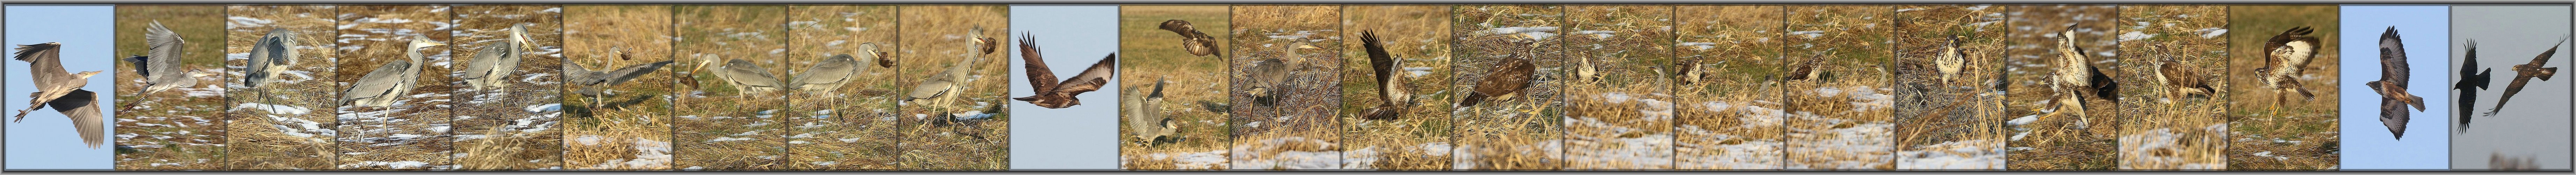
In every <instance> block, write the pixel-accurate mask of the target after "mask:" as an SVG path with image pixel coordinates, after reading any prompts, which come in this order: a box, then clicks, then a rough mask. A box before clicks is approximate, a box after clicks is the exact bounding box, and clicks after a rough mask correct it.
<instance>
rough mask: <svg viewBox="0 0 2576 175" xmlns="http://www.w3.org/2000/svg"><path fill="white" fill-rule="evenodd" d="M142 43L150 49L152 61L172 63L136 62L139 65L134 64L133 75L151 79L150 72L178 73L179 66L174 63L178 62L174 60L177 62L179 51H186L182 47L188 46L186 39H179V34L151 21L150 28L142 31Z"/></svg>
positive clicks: (159, 22)
mask: <svg viewBox="0 0 2576 175" xmlns="http://www.w3.org/2000/svg"><path fill="white" fill-rule="evenodd" d="M143 43H144V45H148V46H150V47H151V53H150V56H152V57H151V58H154V59H163V60H172V61H164V62H162V63H163V64H151V63H149V62H154V61H153V60H144V62H136V63H139V64H136V65H135V69H134V70H135V73H140V74H142V75H144V76H145V77H151V76H152V72H178V71H179V70H178V69H179V64H176V63H178V61H176V60H179V59H180V52H181V51H186V50H187V49H185V48H184V47H187V45H188V40H186V39H182V38H179V33H178V32H172V31H170V28H169V27H163V26H161V21H152V28H145V29H144V32H143ZM172 75H178V74H172ZM182 78H185V77H182ZM153 79H155V80H158V79H159V78H158V77H155V78H153Z"/></svg>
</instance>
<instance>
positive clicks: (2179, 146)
mask: <svg viewBox="0 0 2576 175" xmlns="http://www.w3.org/2000/svg"><path fill="white" fill-rule="evenodd" d="M2174 129H2175V128H2156V129H2154V130H2147V131H2146V132H2144V133H2134V134H2129V135H2123V136H2120V168H2122V169H2224V168H2227V160H2226V157H2225V156H2221V155H2218V154H2221V153H2219V152H2217V151H2220V150H2223V149H2225V147H2226V145H2224V144H2225V143H2224V142H2223V141H2225V140H2227V139H2226V138H2222V137H2225V136H2224V135H2220V134H2214V133H2227V123H2218V124H2212V125H2209V126H2208V127H2202V128H2197V129H2200V130H2201V131H2199V132H2197V133H2192V132H2184V131H2175V130H2174ZM2186 129H2189V128H2186ZM2192 137H2199V138H2192ZM2195 147H2197V148H2195ZM2193 151H2205V152H2200V153H2193ZM2268 153H2271V152H2262V153H2256V154H2255V156H2264V157H2274V156H2271V155H2270V154H2268ZM2194 154H2199V155H2194ZM2274 158H2275V159H2287V158H2284V157H2274ZM2194 159H2199V160H2194Z"/></svg>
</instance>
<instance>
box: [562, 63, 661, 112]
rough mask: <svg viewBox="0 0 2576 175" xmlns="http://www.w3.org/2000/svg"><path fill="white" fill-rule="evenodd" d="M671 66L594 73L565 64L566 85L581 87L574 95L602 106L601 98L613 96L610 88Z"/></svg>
mask: <svg viewBox="0 0 2576 175" xmlns="http://www.w3.org/2000/svg"><path fill="white" fill-rule="evenodd" d="M609 52H613V53H614V54H617V55H618V56H620V57H626V56H628V54H627V53H625V52H624V49H610V50H609ZM670 64H671V61H661V62H653V63H644V64H635V65H627V66H624V67H616V68H615V69H609V70H607V71H592V70H590V68H589V67H583V66H582V65H581V64H579V63H577V62H564V65H563V67H564V68H563V70H564V84H571V85H581V86H582V88H581V91H576V92H574V93H579V94H582V95H588V96H591V97H592V98H591V99H590V100H591V103H590V104H591V105H593V106H594V107H595V106H597V105H600V103H599V98H600V97H604V96H606V95H609V94H611V93H609V92H607V90H605V89H606V88H607V87H608V86H615V85H617V84H625V83H626V81H629V80H635V78H637V77H642V76H644V74H648V73H653V70H657V69H661V68H662V66H665V65H670Z"/></svg>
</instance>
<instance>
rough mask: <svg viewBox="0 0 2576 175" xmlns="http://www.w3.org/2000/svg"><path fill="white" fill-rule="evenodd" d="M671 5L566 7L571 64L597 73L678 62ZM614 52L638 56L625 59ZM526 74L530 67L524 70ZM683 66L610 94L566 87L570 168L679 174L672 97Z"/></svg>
mask: <svg viewBox="0 0 2576 175" xmlns="http://www.w3.org/2000/svg"><path fill="white" fill-rule="evenodd" d="M671 8H672V7H671V6H564V17H563V20H564V22H563V26H564V31H563V37H564V54H565V57H564V61H567V63H568V65H563V66H566V68H564V69H573V68H570V67H571V66H581V67H580V68H582V69H589V70H610V69H617V68H619V67H625V66H629V65H638V64H645V63H652V62H659V61H671V60H673V59H672V56H673V55H674V54H672V53H673V52H672V51H671V38H672V37H673V36H675V35H672V33H671V25H672V24H671ZM611 48H617V49H625V51H626V52H632V53H635V54H633V56H634V58H631V59H628V58H619V57H617V55H616V54H611V53H610V50H611ZM522 67H523V68H524V66H522ZM680 67H681V66H680V65H678V64H673V65H668V66H663V67H662V68H661V69H660V70H654V71H652V73H646V74H644V75H643V76H640V77H636V78H635V79H633V80H628V82H627V83H625V84H622V85H612V86H608V87H601V89H603V91H607V92H610V93H608V94H607V95H604V96H590V95H580V94H578V93H576V92H579V91H580V90H581V88H587V87H583V86H570V85H567V86H562V87H563V89H562V91H560V92H561V93H563V94H566V95H564V98H563V103H564V104H565V105H563V107H564V108H563V109H564V110H563V111H564V113H565V114H567V115H569V116H570V117H567V118H565V119H564V121H565V122H566V124H565V125H567V126H566V127H564V128H565V131H563V132H564V133H563V137H564V139H563V142H562V145H563V146H564V151H563V162H564V163H563V165H564V166H565V168H566V169H590V170H663V169H671V161H672V160H671V158H672V155H671V146H672V141H673V140H672V136H671V133H672V132H671V124H672V123H673V122H675V121H672V108H671V107H672V106H671V99H673V98H674V97H673V95H676V94H677V93H673V92H674V91H673V90H674V88H672V87H673V86H674V85H673V84H675V83H674V82H676V81H674V79H673V77H674V73H675V72H676V71H680V69H679V68H680Z"/></svg>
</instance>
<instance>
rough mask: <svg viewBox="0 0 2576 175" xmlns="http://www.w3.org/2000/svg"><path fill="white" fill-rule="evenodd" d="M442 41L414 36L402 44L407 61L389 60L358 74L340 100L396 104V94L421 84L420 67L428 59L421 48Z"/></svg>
mask: <svg viewBox="0 0 2576 175" xmlns="http://www.w3.org/2000/svg"><path fill="white" fill-rule="evenodd" d="M443 45H447V43H444V42H438V41H430V40H429V37H422V36H419V35H414V36H412V39H411V42H409V45H408V46H406V47H403V49H404V50H403V56H404V58H408V59H407V61H406V60H396V61H393V62H388V63H385V64H384V66H378V67H376V70H375V71H372V72H367V76H365V77H361V78H358V82H357V83H351V84H349V90H348V91H343V92H342V93H341V95H342V96H340V103H339V104H340V105H356V106H354V107H368V106H374V107H387V106H391V105H393V104H394V98H397V97H401V96H403V94H406V93H410V92H411V90H412V88H417V87H420V81H419V80H420V71H421V68H422V67H423V65H421V64H422V63H427V62H428V60H426V58H423V57H422V56H421V55H420V49H421V48H429V47H435V46H443Z"/></svg>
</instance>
